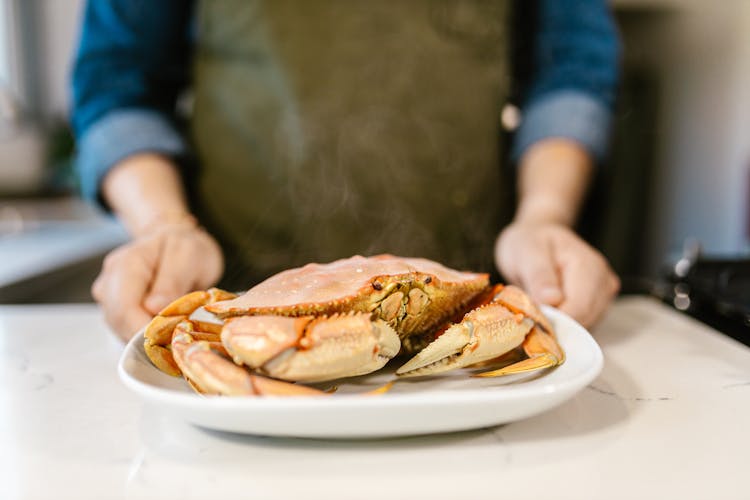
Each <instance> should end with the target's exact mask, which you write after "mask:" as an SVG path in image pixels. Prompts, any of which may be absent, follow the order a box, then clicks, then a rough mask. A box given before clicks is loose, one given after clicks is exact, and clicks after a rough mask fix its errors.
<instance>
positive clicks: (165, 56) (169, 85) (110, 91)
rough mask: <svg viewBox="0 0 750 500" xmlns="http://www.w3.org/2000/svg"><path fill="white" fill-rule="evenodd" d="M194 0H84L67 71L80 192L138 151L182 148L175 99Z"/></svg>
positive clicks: (185, 79)
mask: <svg viewBox="0 0 750 500" xmlns="http://www.w3.org/2000/svg"><path fill="white" fill-rule="evenodd" d="M192 4H193V2H192V1H188V0H160V1H159V2H158V5H155V4H154V2H153V1H152V0H89V1H88V2H87V4H86V9H85V12H84V16H83V23H82V30H81V37H80V44H79V48H78V52H77V54H76V58H75V61H74V66H73V72H72V87H73V109H72V113H71V121H72V125H73V130H74V132H75V135H76V141H77V148H78V151H77V153H78V154H77V158H76V169H77V171H78V174H79V178H80V184H81V191H82V195H83V196H85V197H86V198H88V199H90V200H99V198H98V195H99V185H100V183H101V180H102V179H103V178H104V176H105V174H106V173H107V171H109V169H110V168H112V167H113V166H114V165H116V164H117V163H118V162H119V161H121V160H123V159H124V158H126V157H128V156H130V155H133V154H135V153H139V152H152V153H161V154H164V155H168V156H171V157H179V156H182V155H185V154H186V149H187V148H186V142H185V141H184V140H183V138H182V137H181V135H180V132H179V129H178V128H177V127H176V126H175V124H176V123H177V118H176V106H177V101H178V98H179V96H180V94H181V92H182V91H183V90H184V89H185V88H187V86H188V85H189V72H190V60H191V56H192V54H191V50H192V45H191V44H192V40H191V19H192V8H193V5H192Z"/></svg>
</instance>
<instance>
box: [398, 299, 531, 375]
mask: <svg viewBox="0 0 750 500" xmlns="http://www.w3.org/2000/svg"><path fill="white" fill-rule="evenodd" d="M533 324H534V323H533V321H531V320H530V319H529V318H526V317H524V316H522V315H519V314H514V313H512V312H510V311H509V310H508V309H506V308H505V307H503V306H502V305H500V304H494V303H491V304H487V305H484V306H480V307H478V308H476V309H474V310H472V311H469V312H468V313H467V314H466V315H465V316H464V318H463V319H462V320H461V322H460V323H456V324H454V325H452V326H451V327H450V328H448V329H447V330H446V331H445V333H443V334H442V335H440V336H439V337H438V338H437V339H436V340H435V341H433V342H432V343H431V344H430V345H428V346H427V347H425V348H424V349H423V350H422V351H420V352H419V353H418V354H417V355H416V356H414V357H413V358H412V359H411V360H409V361H408V362H407V363H406V364H405V365H404V366H402V367H401V368H399V369H398V370H396V375H399V376H401V377H411V376H419V375H434V374H437V373H441V372H445V371H448V370H453V369H456V368H463V367H465V366H469V365H473V364H475V363H479V362H482V361H486V360H488V359H493V358H496V357H498V356H500V355H501V354H504V353H506V352H508V351H510V350H511V349H514V348H516V347H517V346H519V345H521V343H522V342H523V341H524V338H525V337H526V334H527V333H528V332H529V330H531V328H532V326H533Z"/></svg>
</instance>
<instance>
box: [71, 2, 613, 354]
mask: <svg viewBox="0 0 750 500" xmlns="http://www.w3.org/2000/svg"><path fill="white" fill-rule="evenodd" d="M511 4H512V2H510V1H509V0H498V1H492V0H455V1H451V2H440V1H434V0H413V1H408V2H407V1H398V0H389V1H382V2H364V1H356V2H351V1H346V0H319V1H315V2H303V1H294V0H274V1H273V2H271V1H268V2H262V1H248V0H213V1H200V0H198V1H195V2H188V1H185V0H163V1H162V2H159V3H158V5H157V4H154V3H153V2H149V1H147V0H95V1H89V3H88V5H87V7H86V10H85V15H84V18H83V25H82V26H83V27H82V36H81V42H80V48H79V51H78V53H77V57H76V61H75V67H74V72H73V95H74V109H73V114H72V121H73V126H74V130H75V133H76V137H77V141H78V147H79V158H78V167H79V169H80V176H81V185H82V190H83V194H84V195H85V196H86V197H88V198H89V199H91V200H98V201H99V202H100V203H101V204H102V205H103V206H104V207H106V208H108V209H110V210H112V211H113V212H114V214H115V215H116V216H117V217H119V218H120V219H121V220H122V222H123V223H124V225H125V226H126V228H127V229H128V230H129V232H130V234H131V235H132V241H130V242H129V243H127V244H125V245H123V246H122V247H120V248H117V249H115V250H114V251H112V252H111V253H110V254H109V255H107V257H106V258H105V260H104V264H103V266H102V271H101V273H100V275H99V276H98V278H97V279H96V280H95V282H94V284H93V286H92V294H93V296H94V298H95V299H96V300H97V301H98V302H99V303H100V304H101V306H102V308H103V310H104V313H105V317H106V319H107V321H108V323H109V324H110V325H111V326H112V328H113V329H114V330H115V331H116V332H117V333H118V334H119V335H120V336H121V337H122V338H123V339H125V340H127V339H128V338H130V337H131V336H132V335H133V334H134V333H135V332H136V331H137V330H138V329H139V328H140V327H142V326H143V325H145V324H146V323H147V322H148V321H149V319H150V318H151V317H152V315H154V314H155V313H156V312H158V311H159V310H160V309H161V308H162V307H164V306H165V305H166V304H168V303H169V302H170V301H171V300H173V299H175V298H176V297H178V296H180V295H182V294H184V293H187V292H189V291H191V290H193V289H202V288H206V287H209V286H212V285H214V284H216V283H217V282H220V283H221V284H222V285H223V286H225V287H229V288H230V289H234V290H240V289H243V288H247V287H249V286H251V285H252V284H253V283H256V282H258V281H259V280H261V279H263V278H264V277H267V276H269V275H271V274H273V273H275V272H278V271H280V270H282V269H285V268H290V267H294V266H297V265H301V264H304V263H306V262H310V261H318V262H325V261H329V260H334V259H336V258H341V257H346V256H349V255H352V254H357V253H362V254H374V253H380V252H388V253H394V254H402V255H415V256H423V257H427V258H432V259H435V260H438V261H441V262H443V263H444V264H446V265H449V266H452V267H458V268H468V269H472V270H482V271H489V270H491V268H492V267H494V266H496V267H497V269H498V270H499V271H500V272H501V273H502V275H503V277H504V278H505V279H507V280H509V281H510V282H514V283H518V284H520V285H521V286H522V287H524V288H525V289H527V290H528V291H529V293H530V294H531V295H532V297H534V298H535V299H536V300H538V301H540V302H542V303H546V304H550V305H553V306H557V307H559V308H560V309H561V310H562V311H564V312H566V313H568V314H570V315H571V316H573V317H574V318H575V319H577V320H578V321H580V322H581V323H582V324H584V325H586V326H591V325H593V324H594V323H595V322H596V321H597V320H598V319H599V318H600V317H601V315H602V314H603V312H604V311H605V309H606V307H607V305H608V304H609V303H610V301H611V300H612V298H613V297H614V296H615V295H616V293H617V291H618V288H619V281H618V279H617V277H616V275H615V274H614V273H613V271H612V269H611V268H610V266H609V265H608V263H607V261H606V259H605V258H604V257H603V256H602V255H601V254H600V253H599V252H597V251H596V250H595V249H594V248H592V247H591V246H589V245H588V244H587V243H585V242H584V241H583V240H582V239H581V238H580V237H579V236H577V235H576V233H575V232H574V230H573V225H574V222H575V220H576V217H577V213H578V210H579V207H580V205H581V200H582V199H583V197H584V196H585V192H586V188H587V185H588V183H589V179H590V178H591V176H592V171H593V169H594V168H595V164H596V163H597V162H598V161H600V160H601V159H602V157H603V155H604V153H605V150H606V141H607V135H608V130H609V126H610V122H611V109H612V106H613V101H614V95H615V91H616V84H617V77H618V74H617V73H618V69H617V64H618V62H617V60H618V51H619V45H618V38H617V33H616V29H615V26H614V23H613V20H612V18H611V15H610V13H609V12H608V8H607V6H606V2H605V1H604V0H539V1H538V2H534V5H535V8H534V10H532V11H525V12H527V18H531V19H533V27H534V29H533V32H531V33H528V32H527V33H521V35H524V34H525V35H527V38H529V39H530V40H531V42H532V44H531V45H530V47H531V49H530V52H526V53H525V54H522V55H523V57H525V58H526V59H528V60H530V61H531V63H532V64H531V65H530V66H531V71H530V75H531V77H530V78H529V81H528V82H527V85H526V86H525V87H524V88H523V91H522V92H521V93H520V94H519V95H520V96H521V99H520V102H521V108H522V121H521V124H520V127H519V129H518V130H517V131H516V133H515V139H514V143H513V146H512V154H511V158H512V159H513V160H514V163H515V164H516V165H517V168H516V171H515V172H509V170H512V169H507V168H501V158H502V157H503V154H502V152H503V148H504V140H503V139H504V135H503V134H502V133H501V126H500V122H501V120H500V115H501V110H502V109H503V106H504V104H505V103H506V100H507V99H508V96H509V95H510V93H511V91H512V90H513V89H514V88H515V87H513V85H514V84H513V81H512V80H511V78H510V77H509V75H510V73H511V61H510V58H509V55H508V54H509V46H510V45H511V43H510V42H511V40H512V37H511V31H510V29H509V25H510V24H511V23H512V22H513V21H512V20H513V19H516V18H517V17H514V12H519V10H516V11H513V10H512V9H513V8H514V6H513V5H511ZM526 4H530V3H529V2H516V5H515V8H516V9H524V8H525V7H519V6H520V5H526ZM528 12H531V13H532V14H531V15H529V14H528ZM186 89H188V90H189V92H188V91H186ZM509 174H514V175H517V179H518V180H517V186H515V189H516V191H517V200H518V201H517V203H516V204H515V207H514V206H513V205H512V200H513V199H514V196H513V191H514V186H513V184H514V182H512V181H509V178H512V177H513V175H509ZM514 208H515V210H514ZM493 261H494V263H493Z"/></svg>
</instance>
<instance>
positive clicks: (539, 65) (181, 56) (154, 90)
mask: <svg viewBox="0 0 750 500" xmlns="http://www.w3.org/2000/svg"><path fill="white" fill-rule="evenodd" d="M536 14H537V15H536V28H537V29H536V30H535V32H534V34H533V37H534V40H533V42H534V43H533V44H532V46H533V47H534V49H533V54H530V57H532V60H531V62H532V72H531V73H532V78H531V79H530V82H529V84H528V86H527V88H525V89H524V92H523V96H522V102H521V103H522V121H521V125H520V127H519V129H518V130H517V132H516V134H515V138H514V144H513V157H514V158H516V159H517V158H519V157H520V156H521V155H522V154H523V152H524V151H525V150H526V149H527V148H528V147H529V146H531V145H532V144H534V143H535V142H537V141H539V140H541V139H545V138H549V137H563V138H568V139H572V140H575V141H577V142H579V143H580V144H582V145H583V146H584V147H585V148H586V149H587V150H589V152H590V153H591V154H592V156H593V157H595V158H597V159H601V157H602V156H603V155H604V153H605V151H606V147H607V139H608V136H609V129H610V122H611V109H612V106H613V103H614V97H615V91H616V85H617V80H618V60H619V50H620V46H619V39H618V36H617V32H616V28H615V26H614V22H613V20H612V17H611V15H610V12H609V9H608V7H607V5H606V1H605V0H538V6H537V12H536ZM192 15H193V2H192V1H188V0H160V1H159V2H158V4H155V3H154V2H153V1H152V0H89V2H88V5H87V7H86V11H85V14H84V19H83V31H82V35H81V42H80V47H79V50H78V54H77V57H76V61H75V67H74V72H73V113H72V121H73V128H74V131H75V134H76V137H77V141H78V161H77V166H78V170H79V173H80V177H81V187H82V191H83V194H84V196H86V197H87V198H90V199H95V198H96V197H97V195H98V190H99V184H100V181H101V179H102V178H103V177H104V175H105V174H106V173H107V171H108V170H109V168H111V167H112V166H114V165H115V164H116V163H118V162H119V161H121V160H123V159H124V158H126V157H127V156H129V155H132V154H134V153H138V152H156V153H161V154H165V155H168V156H173V157H180V156H182V155H184V154H185V153H186V151H187V144H186V141H185V139H184V138H183V137H182V136H181V134H180V133H179V132H178V129H177V127H176V120H175V108H176V102H177V99H178V96H179V94H180V93H181V92H182V90H184V89H185V88H186V87H187V85H189V75H190V57H191V50H192V36H191V27H192Z"/></svg>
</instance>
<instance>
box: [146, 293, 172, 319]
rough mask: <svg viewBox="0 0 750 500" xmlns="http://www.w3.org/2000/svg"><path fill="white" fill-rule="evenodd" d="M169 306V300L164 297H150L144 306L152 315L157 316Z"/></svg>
mask: <svg viewBox="0 0 750 500" xmlns="http://www.w3.org/2000/svg"><path fill="white" fill-rule="evenodd" d="M167 304H169V299H168V298H167V297H166V296H164V295H149V296H148V297H146V300H145V301H144V302H143V305H144V306H145V307H146V309H148V310H149V311H150V312H151V313H152V314H156V313H158V312H159V311H161V310H162V309H164V308H165V307H166V305H167Z"/></svg>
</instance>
